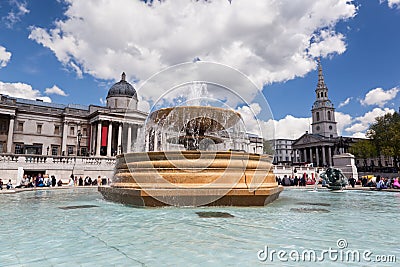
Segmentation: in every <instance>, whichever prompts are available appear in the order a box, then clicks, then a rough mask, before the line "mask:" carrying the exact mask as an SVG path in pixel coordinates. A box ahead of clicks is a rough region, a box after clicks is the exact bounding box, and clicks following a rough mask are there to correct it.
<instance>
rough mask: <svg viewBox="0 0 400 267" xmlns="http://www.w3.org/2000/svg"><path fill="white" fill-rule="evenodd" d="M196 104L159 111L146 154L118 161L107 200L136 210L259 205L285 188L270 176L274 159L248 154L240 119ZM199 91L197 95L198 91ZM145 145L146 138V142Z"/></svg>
mask: <svg viewBox="0 0 400 267" xmlns="http://www.w3.org/2000/svg"><path fill="white" fill-rule="evenodd" d="M197 88H198V89H200V91H202V93H200V94H199V95H198V96H194V97H193V98H192V100H193V101H192V102H191V103H194V104H197V105H191V106H176V107H170V108H161V109H158V110H155V111H153V112H152V113H150V114H149V116H148V119H147V121H146V124H145V127H144V139H145V142H144V143H145V145H144V149H145V151H143V152H135V153H126V154H123V155H118V156H117V162H116V170H115V174H114V177H113V181H112V186H111V187H99V191H100V192H101V193H102V194H103V196H104V197H105V198H106V199H109V200H112V201H117V202H122V203H125V204H130V205H134V206H164V205H174V206H202V205H229V206H260V205H264V204H266V203H269V202H271V201H273V200H275V199H276V198H277V197H278V196H279V193H280V192H281V191H282V187H279V186H278V185H277V183H276V182H275V177H274V175H273V173H272V171H271V166H272V156H270V155H259V154H253V153H247V152H245V151H246V146H247V145H248V140H247V137H246V132H245V128H244V123H243V120H242V118H241V115H240V114H239V113H237V112H235V111H233V110H231V109H226V108H220V107H212V106H200V105H199V104H203V103H202V101H201V97H199V96H200V95H201V94H204V92H205V91H206V87H204V86H197ZM195 91H196V90H195ZM142 140H143V139H142Z"/></svg>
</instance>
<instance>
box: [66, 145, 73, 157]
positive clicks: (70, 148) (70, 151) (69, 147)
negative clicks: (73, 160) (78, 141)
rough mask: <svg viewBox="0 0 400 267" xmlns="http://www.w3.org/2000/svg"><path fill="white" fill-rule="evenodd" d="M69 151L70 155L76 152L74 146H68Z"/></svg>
mask: <svg viewBox="0 0 400 267" xmlns="http://www.w3.org/2000/svg"><path fill="white" fill-rule="evenodd" d="M67 152H68V154H67V155H68V156H69V155H72V154H74V146H68V147H67Z"/></svg>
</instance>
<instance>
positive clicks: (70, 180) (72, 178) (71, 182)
mask: <svg viewBox="0 0 400 267" xmlns="http://www.w3.org/2000/svg"><path fill="white" fill-rule="evenodd" d="M68 186H74V176H73V175H71V177H70V178H69V180H68Z"/></svg>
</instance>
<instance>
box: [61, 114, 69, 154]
mask: <svg viewBox="0 0 400 267" xmlns="http://www.w3.org/2000/svg"><path fill="white" fill-rule="evenodd" d="M67 137H68V121H64V124H63V135H62V143H61V155H63V156H66V155H67ZM63 153H64V154H63Z"/></svg>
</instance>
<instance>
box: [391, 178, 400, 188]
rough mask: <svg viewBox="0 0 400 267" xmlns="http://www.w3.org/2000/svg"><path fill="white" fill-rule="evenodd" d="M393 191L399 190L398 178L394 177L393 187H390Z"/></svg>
mask: <svg viewBox="0 0 400 267" xmlns="http://www.w3.org/2000/svg"><path fill="white" fill-rule="evenodd" d="M392 187H393V188H394V189H400V182H399V177H396V178H395V179H394V182H393V186H392Z"/></svg>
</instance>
